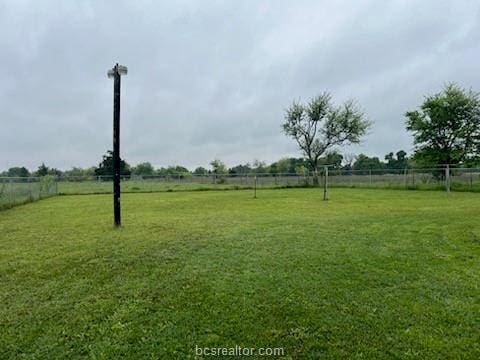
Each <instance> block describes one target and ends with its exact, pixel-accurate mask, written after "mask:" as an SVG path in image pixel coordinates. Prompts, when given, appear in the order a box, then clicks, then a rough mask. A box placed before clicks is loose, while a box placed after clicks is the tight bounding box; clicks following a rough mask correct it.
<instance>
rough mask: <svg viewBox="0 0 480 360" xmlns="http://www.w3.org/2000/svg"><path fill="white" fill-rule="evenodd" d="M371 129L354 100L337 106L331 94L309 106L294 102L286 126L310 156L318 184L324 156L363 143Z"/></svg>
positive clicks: (308, 158) (312, 101)
mask: <svg viewBox="0 0 480 360" xmlns="http://www.w3.org/2000/svg"><path fill="white" fill-rule="evenodd" d="M369 127H370V123H369V122H368V121H366V120H365V119H364V114H363V113H362V112H361V111H360V110H359V109H358V107H357V105H356V104H355V102H354V101H353V100H349V101H347V102H345V103H344V104H343V105H342V106H339V107H336V106H334V105H333V104H332V101H331V95H330V94H329V93H327V92H325V93H323V94H321V95H319V96H315V97H314V98H312V99H311V100H310V102H308V103H307V104H305V105H304V104H300V103H298V102H293V104H292V105H291V106H290V108H289V109H287V110H286V113H285V122H284V123H283V131H284V133H285V134H286V135H287V136H290V137H292V138H293V139H295V140H296V142H297V144H298V146H299V147H300V150H301V151H302V152H303V155H304V156H305V157H306V159H307V161H308V163H309V166H310V168H311V169H312V171H313V182H314V184H318V166H319V163H318V161H319V159H320V157H321V156H322V155H323V154H325V153H326V152H327V151H328V150H330V149H332V148H334V147H336V146H341V145H348V144H357V143H359V142H360V141H361V139H362V137H363V136H364V135H365V134H366V133H367V130H368V128H369Z"/></svg>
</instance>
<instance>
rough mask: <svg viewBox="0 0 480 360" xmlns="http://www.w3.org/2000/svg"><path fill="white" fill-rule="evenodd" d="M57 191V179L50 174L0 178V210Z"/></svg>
mask: <svg viewBox="0 0 480 360" xmlns="http://www.w3.org/2000/svg"><path fill="white" fill-rule="evenodd" d="M57 193H58V186H57V180H56V179H55V177H52V176H45V177H41V178H35V177H30V178H20V177H18V178H0V210H2V209H7V208H11V207H13V206H16V205H21V204H25V203H28V202H32V201H36V200H40V199H44V198H47V197H50V196H54V195H56V194H57Z"/></svg>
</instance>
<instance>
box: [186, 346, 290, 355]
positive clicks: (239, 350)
mask: <svg viewBox="0 0 480 360" xmlns="http://www.w3.org/2000/svg"><path fill="white" fill-rule="evenodd" d="M195 355H196V356H284V355H285V350H284V349H283V348H271V347H260V348H254V347H241V346H238V345H235V346H234V347H201V346H198V345H195Z"/></svg>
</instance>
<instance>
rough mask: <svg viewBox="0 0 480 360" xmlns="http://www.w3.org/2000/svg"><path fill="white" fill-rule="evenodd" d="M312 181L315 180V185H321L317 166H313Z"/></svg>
mask: <svg viewBox="0 0 480 360" xmlns="http://www.w3.org/2000/svg"><path fill="white" fill-rule="evenodd" d="M312 182H313V186H318V185H319V182H318V168H317V167H316V166H314V167H313V179H312Z"/></svg>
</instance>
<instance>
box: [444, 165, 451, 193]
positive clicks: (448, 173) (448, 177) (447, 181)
mask: <svg viewBox="0 0 480 360" xmlns="http://www.w3.org/2000/svg"><path fill="white" fill-rule="evenodd" d="M445 187H446V188H447V193H449V192H450V165H448V164H447V167H446V168H445Z"/></svg>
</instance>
